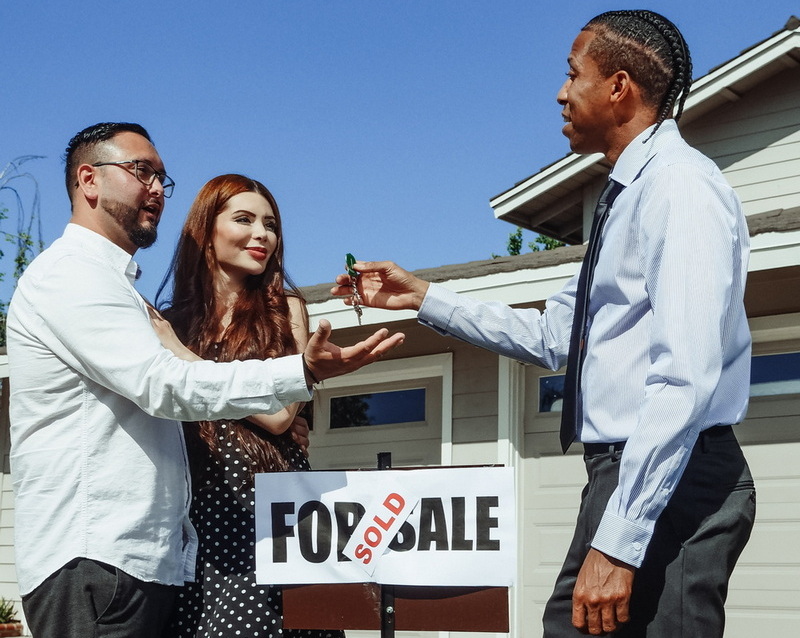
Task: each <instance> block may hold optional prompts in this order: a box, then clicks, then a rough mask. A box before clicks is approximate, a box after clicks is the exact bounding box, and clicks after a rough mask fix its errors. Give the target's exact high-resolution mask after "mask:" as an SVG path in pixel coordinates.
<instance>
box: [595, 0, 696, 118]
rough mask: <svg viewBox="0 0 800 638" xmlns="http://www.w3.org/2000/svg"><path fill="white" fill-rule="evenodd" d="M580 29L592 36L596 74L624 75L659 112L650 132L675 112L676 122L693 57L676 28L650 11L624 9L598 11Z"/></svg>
mask: <svg viewBox="0 0 800 638" xmlns="http://www.w3.org/2000/svg"><path fill="white" fill-rule="evenodd" d="M583 30H584V31H587V30H588V31H592V32H593V33H594V34H595V35H596V37H595V39H594V40H593V41H592V43H591V45H590V46H589V53H590V54H591V55H592V57H593V59H594V60H595V61H596V62H597V65H598V67H599V68H600V71H601V72H603V73H605V74H606V75H607V76H608V75H611V74H612V73H614V72H615V71H619V70H625V71H627V72H628V73H629V74H630V76H631V77H632V78H633V80H634V81H635V82H636V83H637V84H638V85H639V87H640V88H641V89H642V97H643V99H644V100H645V102H646V103H648V104H650V105H651V106H655V107H656V108H657V118H656V128H655V129H653V133H655V131H656V130H658V127H659V126H660V125H661V123H662V122H663V121H664V120H666V119H667V118H668V117H670V114H671V113H672V112H673V110H674V111H675V115H674V119H675V121H678V120H679V119H680V117H681V115H682V114H683V106H684V104H685V102H686V97H687V96H688V94H689V88H690V87H691V85H692V59H691V56H690V55H689V47H688V45H687V44H686V40H685V39H684V38H683V35H682V34H681V32H680V31H679V30H678V27H676V26H675V25H674V24H673V23H672V22H670V21H669V20H668V19H667V18H665V17H664V16H662V15H659V14H658V13H655V12H653V11H646V10H624V11H607V12H606V13H601V14H600V15H598V16H596V17H594V18H592V19H591V20H590V21H589V22H588V23H587V25H586V26H585V27H584V28H583ZM676 107H677V108H676Z"/></svg>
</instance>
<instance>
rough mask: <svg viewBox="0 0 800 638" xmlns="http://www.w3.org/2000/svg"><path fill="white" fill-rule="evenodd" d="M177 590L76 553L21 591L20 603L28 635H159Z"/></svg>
mask: <svg viewBox="0 0 800 638" xmlns="http://www.w3.org/2000/svg"><path fill="white" fill-rule="evenodd" d="M177 592H178V587H172V586H169V585H159V584H158V583H146V582H143V581H141V580H138V579H136V578H134V577H133V576H131V575H129V574H126V573H125V572H123V571H121V570H119V569H117V568H115V567H112V566H111V565H106V564H105V563H101V562H98V561H94V560H89V559H87V558H76V559H75V560H72V561H70V562H69V563H67V564H66V565H64V567H62V568H61V569H59V570H58V571H57V572H56V573H55V574H53V575H52V576H50V577H49V578H48V579H47V580H46V581H44V582H43V583H42V584H41V585H39V586H38V587H37V588H36V589H34V590H33V591H32V592H31V593H30V594H27V595H25V596H23V598H22V609H23V610H24V612H25V619H26V620H27V622H28V626H29V627H30V629H31V634H32V635H33V638H101V637H102V638H159V637H160V636H162V634H163V631H164V627H165V625H166V622H167V619H168V618H169V614H170V613H171V611H172V606H173V604H174V600H175V596H176V595H177Z"/></svg>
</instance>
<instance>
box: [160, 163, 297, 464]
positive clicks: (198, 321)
mask: <svg viewBox="0 0 800 638" xmlns="http://www.w3.org/2000/svg"><path fill="white" fill-rule="evenodd" d="M247 192H252V193H258V194H259V195H261V196H263V197H264V198H265V199H266V200H267V201H268V202H269V205H270V207H271V208H272V211H273V213H274V214H275V224H276V226H275V234H276V235H277V236H278V242H277V245H276V247H275V251H274V252H273V253H272V255H271V256H270V258H269V259H268V260H267V265H266V268H265V270H264V272H263V273H261V274H260V275H249V276H248V277H247V278H246V281H245V288H244V290H242V291H241V292H240V293H239V296H238V298H237V300H236V302H235V304H234V307H233V309H232V314H231V321H230V325H229V326H228V327H227V328H226V329H225V332H224V334H222V335H220V334H219V330H220V322H221V321H222V318H223V315H224V313H225V310H226V309H225V308H221V307H220V306H219V304H218V303H217V300H216V295H215V293H214V277H215V275H216V273H217V272H218V267H217V266H218V262H217V256H216V254H215V252H214V248H213V245H212V237H213V233H214V225H215V220H216V218H217V216H218V215H219V213H220V212H221V211H222V209H223V208H224V207H225V204H226V203H227V202H228V200H230V199H231V198H232V197H234V196H235V195H238V194H240V193H247ZM170 280H172V295H171V299H169V300H162V299H161V298H162V293H163V292H164V290H165V289H166V288H167V286H168V285H169V282H170ZM289 296H295V297H298V298H300V299H301V300H302V296H301V295H300V292H299V291H298V289H297V287H296V286H295V285H294V284H293V283H292V282H291V280H290V279H289V277H288V276H287V274H286V272H285V269H284V265H283V233H282V226H281V217H280V211H279V210H278V204H277V202H276V201H275V198H274V197H273V196H272V193H270V192H269V190H268V189H267V187H266V186H264V185H263V184H262V183H261V182H258V181H256V180H254V179H250V178H249V177H245V176H244V175H220V176H218V177H215V178H214V179H212V180H210V181H209V182H207V183H206V184H205V185H204V186H203V187H202V188H201V189H200V192H199V193H198V194H197V197H196V198H195V200H194V202H193V203H192V206H191V208H190V209H189V213H188V215H187V216H186V222H185V223H184V225H183V230H182V231H181V235H180V239H179V240H178V246H177V249H176V251H175V255H174V257H173V259H172V264H171V265H170V269H169V271H168V272H167V274H166V276H165V277H164V279H163V281H162V282H161V285H160V286H159V288H158V292H157V294H156V304H157V305H159V306H160V307H163V312H164V316H165V317H166V318H167V319H168V320H169V321H170V322H171V323H172V326H173V328H174V329H175V333H176V334H177V335H178V337H179V338H180V340H181V341H182V342H183V343H184V344H185V345H186V346H187V347H188V348H189V349H191V350H192V351H193V352H195V353H196V354H198V355H199V356H201V357H203V358H204V359H213V360H216V361H234V360H244V359H266V358H272V357H279V356H282V355H285V354H295V353H296V352H297V346H296V343H295V339H294V335H293V333H292V327H291V324H290V322H289V303H288V297H289ZM164 306H166V307H164ZM304 307H305V306H304ZM222 424H225V426H226V428H229V429H230V432H231V434H232V435H233V436H234V437H236V439H238V441H239V443H240V445H241V448H242V450H243V451H244V452H245V453H246V454H247V455H248V456H249V458H250V460H251V467H250V468H249V469H250V471H251V472H254V471H256V472H265V471H270V470H285V469H287V467H288V465H287V462H286V452H285V451H282V450H285V448H286V445H287V444H288V442H289V441H291V435H290V433H289V432H288V431H287V432H285V433H284V435H281V436H279V437H276V436H273V435H270V434H268V433H266V432H264V431H263V430H261V429H259V428H258V427H257V426H254V425H252V424H250V423H249V422H247V421H203V422H201V423H200V426H199V438H200V441H195V442H196V443H197V442H199V443H200V444H201V445H204V446H205V447H207V448H208V450H209V451H210V453H211V454H212V455H215V456H217V438H218V436H219V433H220V431H221V426H222ZM192 427H193V428H194V429H197V427H196V426H192ZM192 438H196V437H195V436H194V435H191V436H189V437H187V440H188V439H192ZM201 469H202V468H201Z"/></svg>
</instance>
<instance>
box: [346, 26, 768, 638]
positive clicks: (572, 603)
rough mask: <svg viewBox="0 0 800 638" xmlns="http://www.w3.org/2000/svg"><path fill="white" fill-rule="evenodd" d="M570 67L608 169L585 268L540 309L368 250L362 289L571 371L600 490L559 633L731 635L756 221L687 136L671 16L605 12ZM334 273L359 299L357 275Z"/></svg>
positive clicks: (559, 601) (566, 592) (586, 508)
mask: <svg viewBox="0 0 800 638" xmlns="http://www.w3.org/2000/svg"><path fill="white" fill-rule="evenodd" d="M568 63H569V73H568V77H567V80H566V82H565V83H564V85H563V87H562V88H561V90H560V91H559V93H558V97H557V99H558V103H559V104H561V105H562V107H563V111H562V115H563V117H564V121H565V125H564V129H563V132H564V135H566V137H567V138H568V139H569V142H570V147H571V149H572V150H573V151H574V152H576V153H596V152H602V153H603V154H604V155H605V157H606V159H607V160H608V162H609V163H610V164H611V165H612V167H613V168H612V170H611V174H610V180H609V185H608V188H607V191H608V192H610V193H613V195H608V196H607V195H605V191H604V196H603V197H601V200H602V206H600V205H598V214H597V215H596V217H597V219H596V220H595V223H594V224H593V229H592V237H591V238H590V241H589V248H588V249H587V257H586V259H585V262H584V266H583V267H582V269H581V271H582V272H581V273H580V274H578V275H576V276H575V277H573V278H572V279H571V280H570V281H569V282H568V283H567V285H566V286H565V288H564V289H563V290H562V291H561V292H559V293H558V294H556V295H554V296H553V297H551V298H550V299H548V301H547V305H546V310H545V311H544V312H539V311H538V310H536V309H515V308H510V307H508V306H506V305H504V304H500V303H491V302H490V303H485V302H479V301H476V300H474V299H470V298H469V297H465V296H463V295H458V294H456V293H453V292H451V291H449V290H447V289H446V288H443V287H442V286H438V285H436V284H429V283H428V282H425V281H423V280H421V279H418V278H417V277H415V276H413V275H412V274H410V273H408V272H406V271H405V270H403V269H401V268H399V267H398V266H396V265H395V264H393V263H391V262H357V263H356V264H355V266H354V268H355V270H357V271H359V272H360V276H358V278H357V280H356V282H357V285H358V289H359V293H360V295H361V301H362V303H363V304H364V305H367V306H373V307H381V308H389V309H414V310H418V311H419V315H418V316H419V319H420V321H421V322H422V323H424V324H426V325H429V326H430V327H432V328H434V329H435V330H437V331H439V332H440V333H442V334H446V335H450V336H454V337H458V338H461V339H464V340H466V341H468V342H470V343H473V344H476V345H479V346H482V347H485V348H488V349H490V350H492V351H494V352H497V353H499V354H502V355H505V356H508V357H513V358H515V359H518V360H521V361H525V362H531V363H537V364H539V365H543V366H545V367H548V368H550V369H553V370H557V369H559V368H560V367H562V366H563V365H564V364H565V363H567V381H568V383H567V385H565V397H564V412H563V417H564V418H563V421H562V444H563V446H564V448H565V450H566V448H568V447H569V445H570V443H571V442H572V441H573V440H574V439H575V438H577V439H578V440H579V441H580V442H581V443H582V444H583V447H584V459H585V464H586V469H587V474H588V483H587V485H586V487H585V489H584V492H583V496H582V502H581V509H580V513H579V515H578V521H577V524H576V529H575V535H574V538H573V541H572V544H571V546H570V549H569V551H568V554H567V557H566V559H565V562H564V566H563V568H562V571H561V573H560V575H559V577H558V579H557V582H556V586H555V590H554V592H553V595H552V597H551V598H550V600H549V602H548V603H547V606H546V609H545V613H544V635H545V637H546V638H561V637H568V636H577V635H580V634H581V633H589V634H593V635H604V634H611V633H613V634H614V635H615V636H628V637H637V638H639V637H642V636H646V637H648V638H654V637H658V638H678V637H681V636H683V637H686V638H715V637H721V636H722V634H723V627H724V618H725V615H724V603H725V597H726V594H727V588H728V580H729V578H730V575H731V572H732V570H733V567H734V565H735V563H736V561H737V559H738V557H739V555H740V553H741V551H742V549H743V548H744V545H745V544H746V542H747V540H748V538H749V536H750V531H751V529H752V525H753V520H754V517H755V489H754V486H753V481H752V477H751V475H750V471H749V469H748V467H747V463H746V461H745V459H744V456H743V454H742V450H741V448H740V446H739V444H738V442H737V441H736V437H735V436H734V434H733V431H732V429H731V425H733V424H735V423H738V422H739V421H741V419H742V418H743V417H744V414H745V412H746V409H747V403H748V395H749V372H750V333H749V330H748V325H747V318H746V316H745V312H744V303H743V296H744V285H745V279H746V276H747V261H748V257H749V236H748V232H747V225H746V222H745V219H744V215H743V213H742V210H741V205H740V202H739V200H738V198H737V197H736V194H735V193H734V192H733V190H732V188H731V187H730V185H729V184H728V183H727V182H726V181H725V179H724V177H723V176H722V174H721V172H720V171H719V169H718V168H717V166H716V165H714V163H713V162H712V161H711V160H710V159H708V158H707V157H705V156H703V155H702V154H701V153H699V152H698V151H697V150H695V149H693V148H691V147H690V146H689V145H688V144H686V142H685V141H684V140H683V139H682V137H681V135H680V133H679V131H678V127H677V125H676V120H677V119H678V118H680V115H681V113H682V111H683V105H684V102H685V100H686V96H687V93H688V91H689V87H690V84H691V68H692V67H691V59H690V56H689V50H688V47H687V46H686V42H685V41H684V39H683V36H682V35H681V33H680V32H679V31H678V29H677V28H676V27H675V25H673V24H672V23H671V22H670V21H669V20H667V19H666V18H664V17H663V16H660V15H658V14H656V13H653V12H650V11H612V12H608V13H604V14H601V15H599V16H597V17H596V18H594V19H592V20H591V21H590V22H589V23H588V24H587V25H586V26H585V27H584V28H583V30H582V31H581V32H580V34H579V35H578V37H577V38H576V39H575V42H574V44H573V45H572V50H571V52H570V54H569V58H568ZM614 197H615V199H614ZM590 256H591V258H590ZM337 284H338V286H337V287H336V288H334V289H333V293H334V294H338V295H343V296H344V295H348V294H350V291H351V289H350V285H351V278H350V277H349V276H347V275H339V277H337ZM587 296H588V297H587ZM587 298H588V300H587ZM576 366H577V367H576ZM571 373H572V374H571ZM570 379H574V383H573V389H572V390H570V389H569V388H570V383H571V382H570Z"/></svg>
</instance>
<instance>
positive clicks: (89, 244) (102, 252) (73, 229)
mask: <svg viewBox="0 0 800 638" xmlns="http://www.w3.org/2000/svg"><path fill="white" fill-rule="evenodd" d="M63 237H64V238H65V239H66V240H68V241H69V242H71V243H75V244H78V245H79V246H80V247H81V249H82V250H84V251H86V253H87V254H90V255H92V256H94V257H95V258H97V259H99V260H101V261H103V262H105V263H107V264H108V265H109V266H110V267H111V268H113V269H114V270H117V271H119V272H122V273H123V274H124V275H125V276H126V277H127V278H128V279H129V280H130V282H131V283H133V282H134V281H135V280H136V273H137V272H138V271H139V266H138V264H137V263H136V262H135V261H134V260H133V258H132V257H131V256H130V255H129V254H128V253H127V252H125V251H124V250H123V249H122V248H120V247H119V246H117V245H116V244H115V243H114V242H112V241H111V240H109V239H107V238H105V237H103V236H102V235H101V234H99V233H96V232H95V231H93V230H90V229H88V228H86V227H85V226H80V225H78V224H74V223H69V224H67V227H66V228H65V229H64V235H63Z"/></svg>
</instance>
